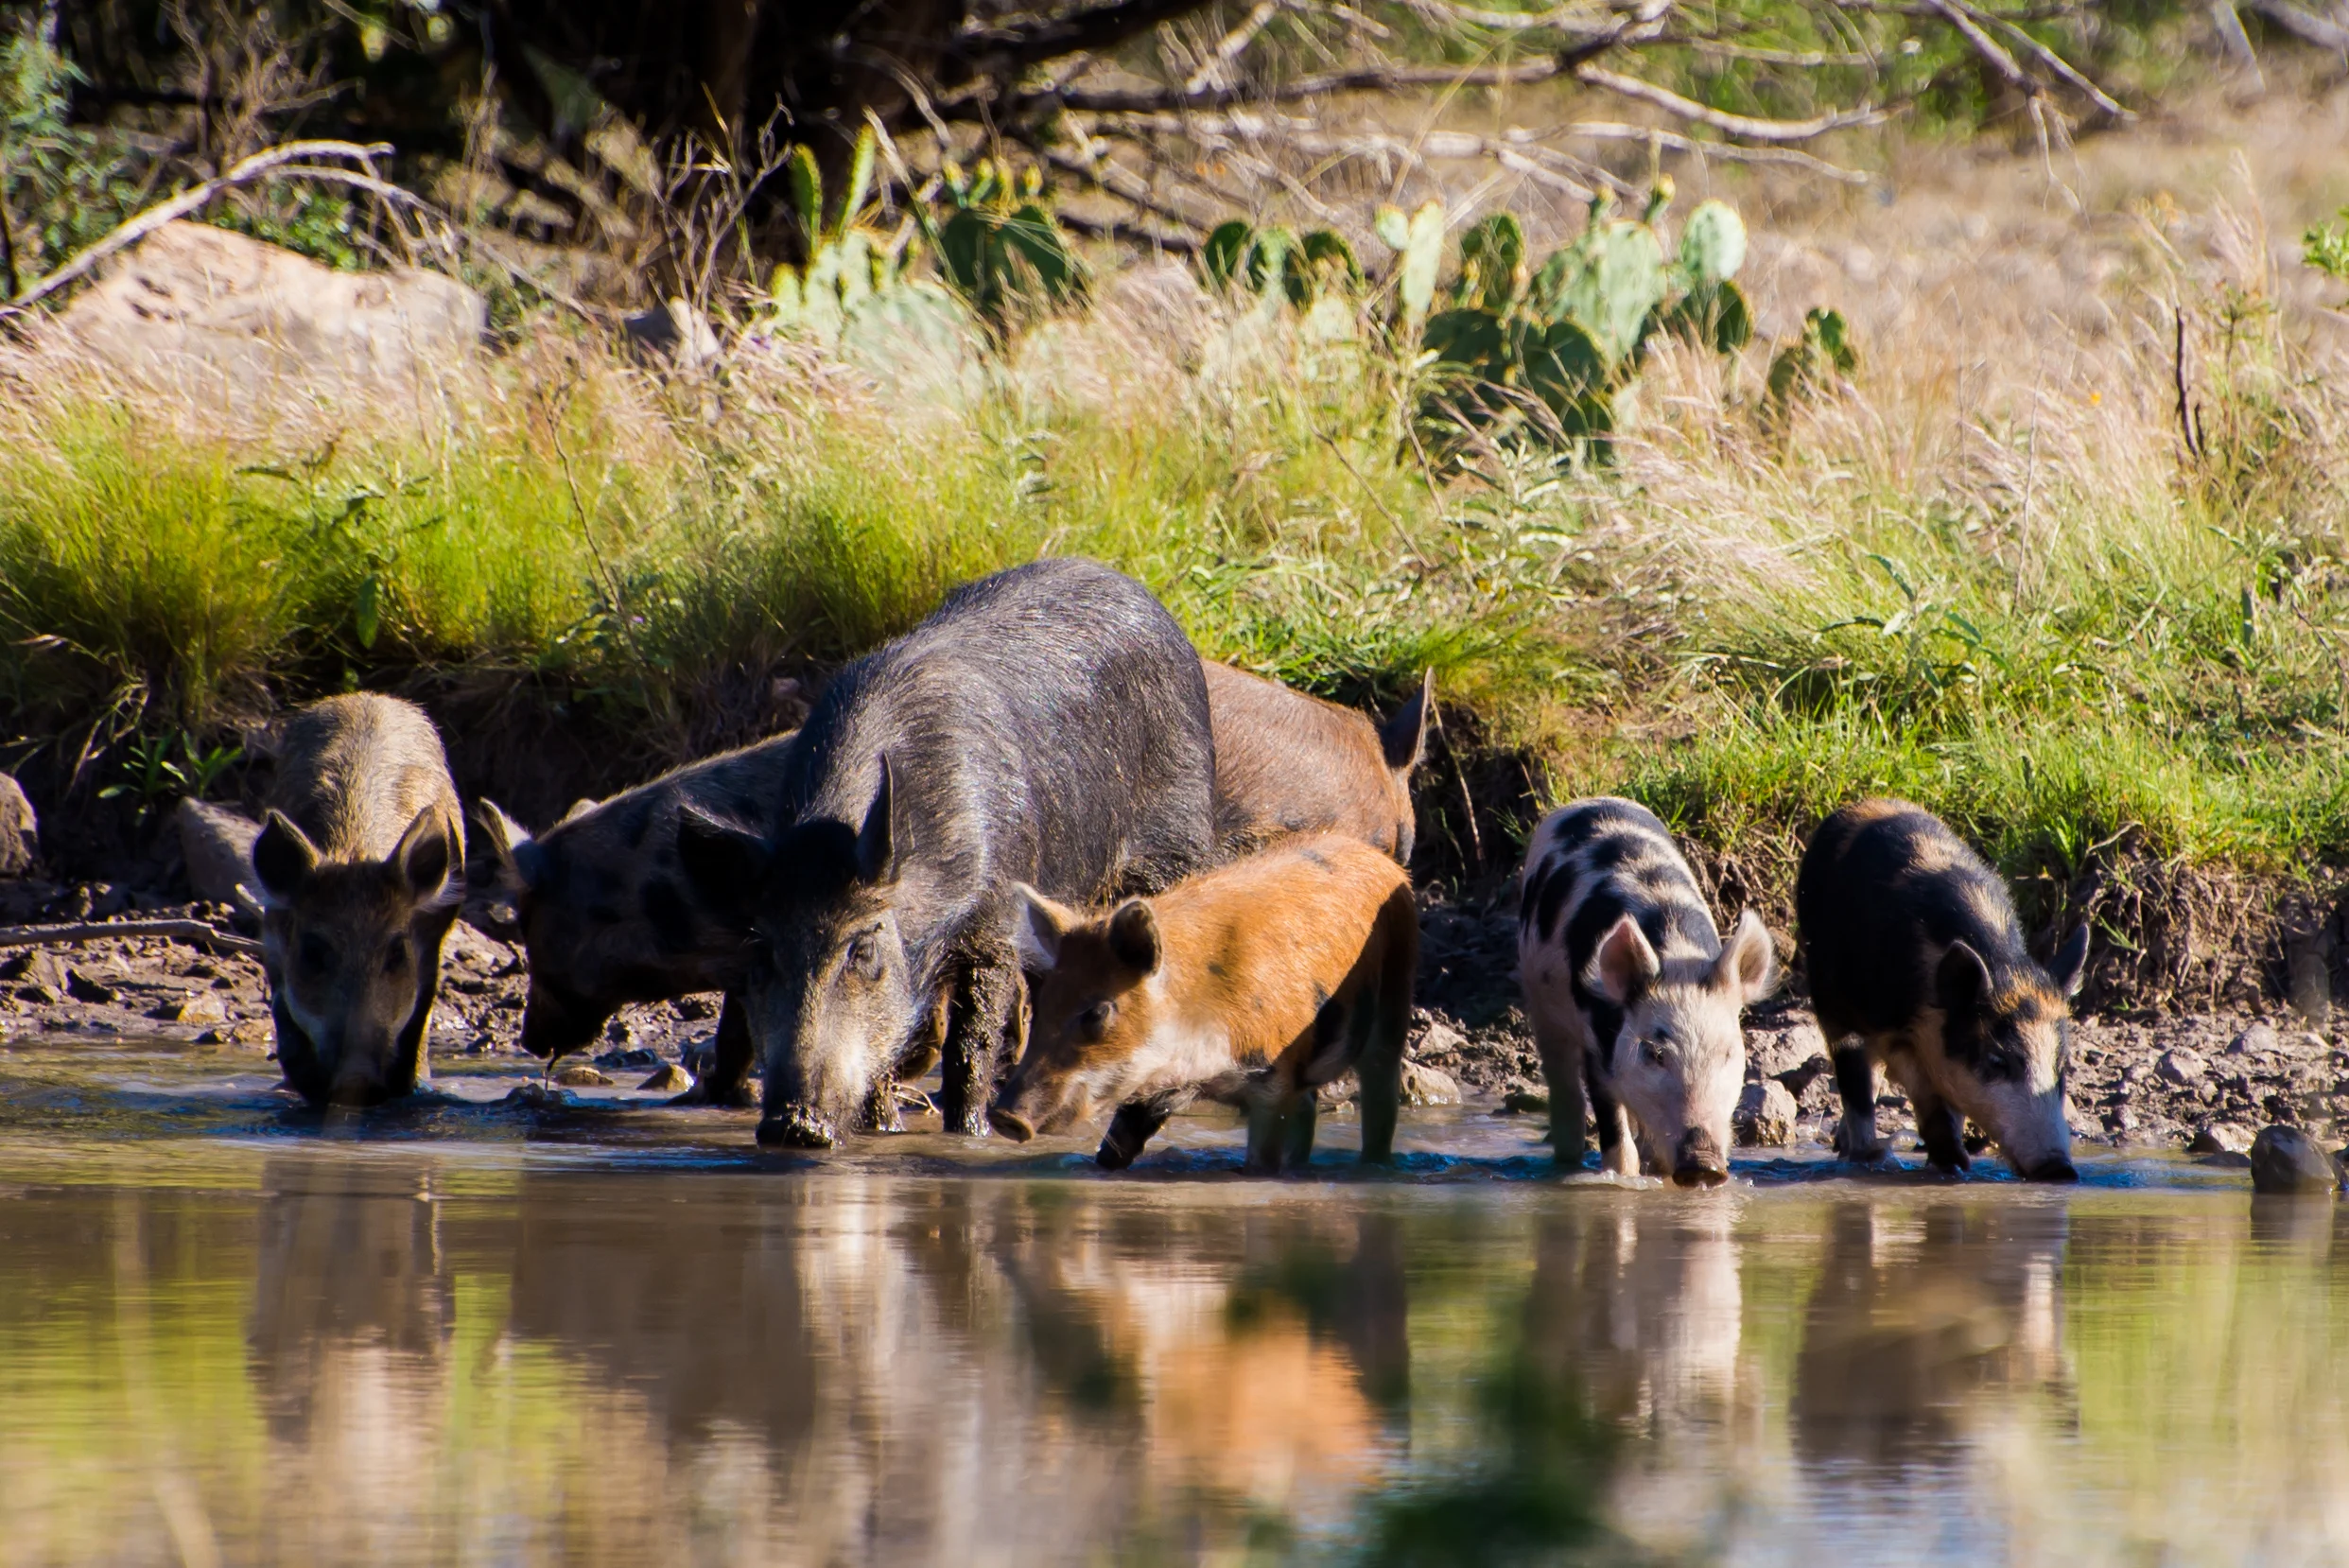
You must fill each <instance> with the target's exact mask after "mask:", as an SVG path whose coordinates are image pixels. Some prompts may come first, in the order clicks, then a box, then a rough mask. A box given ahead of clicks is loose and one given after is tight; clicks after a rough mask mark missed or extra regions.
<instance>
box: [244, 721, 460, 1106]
mask: <svg viewBox="0 0 2349 1568" xmlns="http://www.w3.org/2000/svg"><path fill="white" fill-rule="evenodd" d="M464 845H465V839H464V827H463V823H462V820H461V817H460V815H459V812H458V806H457V790H456V787H455V786H454V785H453V784H451V783H450V782H449V776H448V762H447V759H446V758H444V756H443V755H442V751H441V737H440V735H439V733H438V732H437V731H436V730H434V729H433V727H432V721H431V720H429V719H427V718H426V717H425V716H424V714H423V712H422V711H421V710H419V709H417V708H415V707H413V706H409V704H407V703H403V702H400V701H398V700H397V699H395V698H392V697H378V696H374V695H371V694H368V693H365V692H361V693H358V694H357V695H354V696H347V697H329V698H327V699H326V700H325V701H323V702H320V703H315V704H313V705H311V706H309V707H306V708H305V709H303V710H302V712H301V713H299V714H298V715H296V716H295V718H294V720H293V722H292V723H290V724H288V725H287V727H286V738H285V742H284V744H283V746H282V747H281V748H280V750H279V754H278V761H277V782H276V786H275V788H274V789H273V790H272V791H271V792H270V811H269V815H268V818H267V819H266V821H265V822H264V823H263V825H262V828H261V834H260V837H258V838H257V839H255V840H254V841H253V845H252V868H253V872H254V874H255V876H256V877H257V879H258V880H259V881H260V884H261V896H262V921H261V936H262V967H263V968H264V969H265V970H266V971H267V973H268V975H269V982H270V1009H271V1011H272V1013H273V1014H274V1015H275V1018H276V1022H277V1060H278V1065H279V1066H280V1067H281V1068H283V1069H284V1070H285V1073H286V1081H287V1083H289V1084H291V1085H292V1086H293V1087H294V1088H295V1089H299V1090H300V1091H301V1092H302V1095H303V1097H304V1098H305V1099H306V1100H308V1101H309V1102H310V1103H311V1104H312V1105H329V1104H331V1105H346V1106H369V1105H374V1104H376V1103H377V1102H379V1101H383V1100H388V1099H392V1098H393V1097H395V1096H397V1095H402V1094H406V1093H409V1091H410V1090H412V1089H415V1087H416V1085H417V1083H418V1082H419V1081H420V1080H421V1079H424V1078H426V1077H428V1076H429V1075H430V1069H429V1067H428V1065H427V1063H426V1056H425V1031H426V1027H427V1026H428V1025H429V1023H430V1022H431V1019H432V1003H433V1000H434V999H435V998H436V997H437V996H438V995H439V993H440V985H441V943H442V941H443V940H444V938H445V937H446V936H447V935H448V928H449V923H450V922H451V921H452V920H454V919H455V918H456V917H457V906H458V905H459V903H460V902H461V900H462V898H463V896H464V879H463V866H464V852H465V851H464Z"/></svg>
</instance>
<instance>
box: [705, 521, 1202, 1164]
mask: <svg viewBox="0 0 2349 1568" xmlns="http://www.w3.org/2000/svg"><path fill="white" fill-rule="evenodd" d="M799 733H800V739H799V744H798V745H797V746H796V747H794V748H793V750H792V755H791V758H790V761H789V763H788V765H787V767H786V769H785V787H784V791H783V797H782V805H781V810H782V814H783V816H784V817H785V819H786V820H788V821H790V822H791V823H792V826H791V827H789V828H785V829H783V830H781V831H780V832H773V831H764V830H760V829H758V828H755V827H754V826H752V825H750V824H745V823H741V822H737V821H730V820H726V819H722V818H720V817H717V816H714V815H712V814H710V813H707V812H704V811H699V810H690V809H688V810H686V811H685V812H684V813H683V814H682V815H681V817H680V820H679V840H678V845H679V849H680V851H681V853H682V859H683V860H684V862H685V865H686V867H687V872H688V874H689V875H690V876H691V877H692V878H693V880H694V881H695V884H696V885H697V886H698V887H699V888H700V889H701V890H702V896H703V897H705V899H707V900H708V901H709V902H711V903H712V904H722V903H730V904H731V905H732V906H733V907H735V908H736V909H738V910H739V911H740V917H741V918H742V919H744V920H745V922H746V923H747V925H748V926H749V928H750V930H751V931H752V932H753V947H752V953H753V957H752V962H751V968H750V973H749V977H748V979H747V980H746V982H745V983H744V984H743V987H742V997H743V1000H744V1002H745V1005H746V1010H747V1016H748V1019H749V1022H750V1027H751V1035H752V1039H753V1042H754V1046H755V1048H756V1049H757V1052H758V1054H759V1056H760V1059H761V1060H762V1061H763V1062H764V1064H765V1072H766V1093H765V1114H764V1115H763V1117H762V1118H761V1119H760V1123H759V1128H758V1136H759V1139H760V1141H762V1142H780V1143H786V1144H793V1145H797V1146H801V1147H815V1148H821V1147H826V1146H828V1145H829V1144H830V1143H831V1142H832V1141H834V1139H835V1138H836V1137H837V1135H838V1133H839V1131H840V1129H841V1128H842V1126H843V1125H844V1124H846V1123H849V1122H850V1121H852V1120H853V1119H855V1118H858V1117H859V1116H863V1117H866V1118H868V1119H870V1118H871V1117H872V1116H873V1114H874V1111H873V1106H874V1103H875V1101H876V1099H877V1094H876V1090H877V1089H881V1088H883V1087H884V1086H885V1085H886V1084H887V1082H888V1080H889V1079H890V1078H891V1077H892V1076H894V1075H896V1074H899V1073H902V1072H904V1071H906V1070H907V1067H908V1064H909V1062H910V1061H913V1060H918V1059H920V1058H921V1057H922V1056H924V1055H926V1054H927V1052H928V1051H929V1050H930V1049H931V1048H932V1042H936V1046H937V1047H938V1048H942V1050H943V1054H944V1056H945V1072H944V1078H945V1085H944V1099H945V1104H944V1106H942V1107H941V1108H942V1109H943V1110H944V1112H945V1114H946V1124H947V1126H948V1130H950V1131H954V1132H961V1133H966V1134H973V1135H977V1134H982V1133H983V1132H984V1131H985V1129H986V1123H985V1120H984V1118H985V1113H986V1108H987V1099H988V1095H989V1091H990V1089H992V1087H993V1080H994V1075H995V1071H996V1068H997V1066H998V1063H999V1059H1000V1058H1001V1056H1002V1055H1003V1054H1005V1053H1006V1052H1007V1051H1016V1050H1017V1049H1018V1044H1019V1035H1020V1033H1021V1030H1020V1027H1019V1024H1020V1017H1021V1011H1022V1009H1021V998H1022V997H1023V995H1024V988H1023V986H1022V984H1021V981H1020V973H1019V966H1018V954H1017V952H1016V950H1015V948H1014V946H1013V937H1012V928H1011V920H1012V912H1013V901H1014V900H1013V891H1012V890H1013V888H1014V886H1015V885H1016V884H1017V883H1019V882H1023V881H1024V882H1027V883H1030V884H1031V885H1033V886H1035V887H1036V888H1038V889H1039V890H1041V891H1043V892H1044V893H1046V894H1048V895H1050V896H1052V897H1058V898H1063V899H1067V900H1069V901H1070V902H1077V903H1095V902H1099V901H1103V900H1105V899H1108V898H1113V897H1120V896H1122V895H1125V894H1140V893H1154V892H1157V891H1158V890H1159V889H1161V888H1164V887H1167V886H1170V885H1171V884H1173V883H1174V882H1176V881H1178V880H1181V879H1182V878H1183V877H1184V876H1185V875H1187V874H1189V873H1190V872H1192V871H1193V870H1197V869H1199V868H1201V867H1203V866H1205V865H1206V864H1208V863H1209V861H1210V860H1211V859H1212V857H1213V854H1214V847H1215V831H1214V783H1215V752H1214V743H1213V740H1212V737H1211V732H1210V729H1209V716H1208V701H1207V683H1206V680H1205V679H1204V677H1203V676H1202V675H1201V674H1200V671H1199V658H1198V654H1197V653H1195V652H1193V650H1192V646H1191V643H1190V641H1189V639H1188V638H1186V637H1185V636H1183V632H1182V628H1181V627H1179V626H1177V625H1176V624H1175V622H1174V618H1173V617H1172V616H1170V615H1168V614H1167V612H1166V609H1165V607H1164V606H1163V605H1161V604H1159V603H1158V601H1157V600H1156V599H1154V598H1152V597H1151V595H1150V593H1149V592H1148V590H1146V589H1145V588H1143V587H1142V586H1141V584H1138V583H1136V582H1134V581H1133V580H1131V579H1130V578H1126V577H1123V576H1121V575H1120V574H1118V573H1117V572H1114V571H1111V570H1109V569H1108V568H1107V567H1105V566H1098V565H1095V564H1094V563H1092V562H1088V561H1075V560H1060V561H1039V562H1036V563H1035V564H1034V565H1032V566H1020V567H1017V568H1015V569H1013V570H1011V571H1006V572H1001V573H998V574H997V575H996V576H994V577H990V578H987V579H985V580H984V581H983V582H979V583H974V584H968V585H966V586H965V587H962V588H959V589H957V590H956V591H955V592H953V593H952V594H950V595H948V597H947V600H946V601H945V602H944V603H943V604H941V605H940V606H939V608H938V611H937V613H936V614H935V615H933V616H931V618H930V619H929V620H927V621H925V622H923V623H922V624H921V625H920V626H918V627H916V628H915V629H914V631H912V632H911V633H909V634H907V635H906V636H903V637H901V638H899V639H898V640H897V641H896V642H894V643H891V644H889V645H888V646H887V647H885V648H882V649H880V650H879V651H878V652H876V653H870V654H867V655H866V656H865V657H863V658H861V659H859V660H858V661H857V662H856V663H854V664H852V665H850V666H848V668H846V669H845V670H844V671H841V672H840V674H839V675H838V676H837V677H836V678H835V679H834V680H833V681H832V683H831V685H830V686H829V687H827V688H826V690H825V692H824V695H823V697H822V698H821V699H820V700H819V701H818V702H817V704H816V706H815V708H814V711H813V712H811V713H810V714H809V718H808V722H807V724H806V725H805V726H804V727H803V728H802V729H801V730H800V732H799ZM941 1009H943V1010H944V1011H943V1013H942V1012H941ZM941 1022H943V1027H941Z"/></svg>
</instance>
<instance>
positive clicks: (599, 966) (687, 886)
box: [476, 732, 796, 1106]
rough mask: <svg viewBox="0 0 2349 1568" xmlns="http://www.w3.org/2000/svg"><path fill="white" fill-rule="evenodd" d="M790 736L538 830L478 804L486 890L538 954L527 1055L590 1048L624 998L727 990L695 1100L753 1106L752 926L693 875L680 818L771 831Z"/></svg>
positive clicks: (526, 1027)
mask: <svg viewBox="0 0 2349 1568" xmlns="http://www.w3.org/2000/svg"><path fill="white" fill-rule="evenodd" d="M794 734H796V732H794ZM792 744H793V736H792V735H785V736H779V737H777V738H775V739H774V740H762V741H760V742H758V743H757V745H753V746H745V747H743V748H741V749H740V750H739V751H731V752H727V753H724V754H723V755H722V756H718V757H710V758H703V759H702V760H701V761H699V762H695V763H693V764H692V765H690V766H688V767H683V768H679V769H677V770H675V771H674V772H671V773H668V774H664V775H661V776H660V777H658V778H655V779H653V781H652V782H650V783H647V784H640V785H638V786H636V788H635V789H633V790H628V791H625V792H623V793H619V794H616V795H614V796H612V797H611V798H610V799H608V800H604V801H600V802H594V801H588V802H582V803H581V805H580V806H575V807H573V808H572V809H571V812H570V814H569V815H567V816H566V817H565V818H564V819H563V820H562V822H560V823H558V824H557V825H556V826H554V827H553V828H548V830H547V831H546V833H544V834H543V835H541V836H539V837H536V838H533V837H531V835H530V834H529V833H528V832H526V831H525V830H524V829H523V828H520V827H519V826H518V825H516V824H515V823H514V822H513V819H512V818H510V817H508V816H507V815H506V814H505V813H504V812H503V811H501V810H498V809H497V808H496V805H495V804H493V803H491V802H488V801H483V802H482V803H481V804H480V806H479V809H478V810H477V812H476V820H477V822H478V824H479V828H480V829H481V836H482V838H483V839H485V840H486V841H487V842H488V844H489V846H490V848H491V850H492V852H493V854H494V856H495V859H496V882H495V885H494V887H493V889H492V894H493V897H496V898H497V899H499V900H501V901H503V902H504V903H506V904H507V905H509V906H510V907H511V908H512V909H513V923H514V924H516V925H518V926H519V927H520V930H521V939H522V942H523V945H524V947H525V948H526V949H527V950H528V951H529V953H530V959H531V989H530V996H529V1000H528V1001H527V1002H525V1003H524V1006H523V1012H522V1046H523V1049H524V1050H526V1051H529V1052H530V1053H531V1054H533V1055H537V1056H549V1057H551V1056H560V1055H562V1054H564V1053H566V1052H569V1051H577V1050H580V1049H581V1048H583V1047H584V1046H586V1045H588V1044H590V1043H592V1042H593V1041H594V1040H595V1038H596V1037H597V1036H598V1035H600V1033H601V1032H602V1030H603V1026H604V1023H605V1021H606V1020H607V1019H610V1018H611V1016H612V1015H613V1013H614V1012H616V1011H618V1009H619V1008H620V1007H621V1006H622V1005H623V1004H625V1003H627V1002H665V1001H667V1000H669V999H670V998H672V997H681V996H685V995H687V994H688V993H690V992H693V991H723V992H725V993H726V996H725V1002H724V1004H723V1005H722V1007H721V1008H720V1010H719V1014H718V1038H717V1041H716V1056H715V1061H714V1064H713V1065H712V1067H711V1068H710V1071H708V1072H707V1073H705V1074H704V1075H703V1078H702V1081H701V1082H700V1083H698V1084H696V1085H695V1086H694V1088H693V1090H692V1093H691V1095H690V1096H689V1098H690V1099H691V1100H693V1101H695V1102H697V1103H701V1104H706V1105H716V1106H747V1105H748V1104H750V1090H749V1087H748V1082H747V1080H748V1077H749V1072H750V1066H751V1044H750V1030H749V1026H748V1025H747V1024H746V1023H745V1022H744V1021H743V1018H742V1004H741V999H740V996H739V995H738V994H737V993H736V989H735V988H736V987H737V986H738V985H740V984H741V979H742V971H743V967H744V965H745V963H746V962H747V958H748V937H749V932H747V931H745V930H744V929H743V927H742V925H741V923H740V918H739V915H737V913H736V912H735V911H734V910H733V909H731V908H730V907H727V908H722V907H718V906H714V905H713V904H711V902H710V901H709V900H708V899H706V898H705V897H701V895H700V894H699V892H698V891H697V889H696V887H695V885H694V883H693V881H692V880H691V879H690V878H688V877H687V875H686V873H685V868H684V866H683V864H682V862H680V861H679V858H678V850H677V820H678V814H679V812H681V811H684V810H694V811H697V812H702V813H705V814H708V815H712V816H716V817H720V818H722V819H724V820H726V821H729V822H740V823H746V824H755V825H757V827H758V828H760V829H761V830H762V831H765V832H773V831H774V830H775V829H776V828H779V827H780V826H781V823H780V822H779V820H778V819H777V818H776V816H775V811H774V808H775V803H776V802H777V800H778V799H779V798H780V794H781V790H782V784H783V769H784V763H785V761H786V759H787V758H789V757H790V755H791V751H792Z"/></svg>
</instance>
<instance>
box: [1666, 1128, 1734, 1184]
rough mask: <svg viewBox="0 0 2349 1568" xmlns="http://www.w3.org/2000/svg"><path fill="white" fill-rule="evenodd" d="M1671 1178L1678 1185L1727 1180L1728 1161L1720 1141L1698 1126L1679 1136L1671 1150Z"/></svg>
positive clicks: (1717, 1182)
mask: <svg viewBox="0 0 2349 1568" xmlns="http://www.w3.org/2000/svg"><path fill="white" fill-rule="evenodd" d="M1672 1179H1673V1180H1674V1181H1675V1182H1677V1183H1678V1184H1679V1185H1680V1186H1682V1187H1718V1186H1720V1185H1721V1183H1723V1182H1725V1181H1727V1180H1728V1179H1729V1160H1728V1159H1727V1158H1726V1157H1725V1156H1724V1155H1723V1154H1722V1152H1721V1141H1720V1140H1719V1139H1717V1138H1715V1137H1714V1136H1713V1134H1712V1133H1710V1132H1707V1131H1706V1130H1705V1129H1704V1128H1702V1127H1691V1128H1689V1129H1688V1131H1686V1132H1684V1133H1682V1134H1681V1135H1680V1141H1679V1147H1677V1148H1676V1149H1674V1150H1673V1152H1672Z"/></svg>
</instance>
